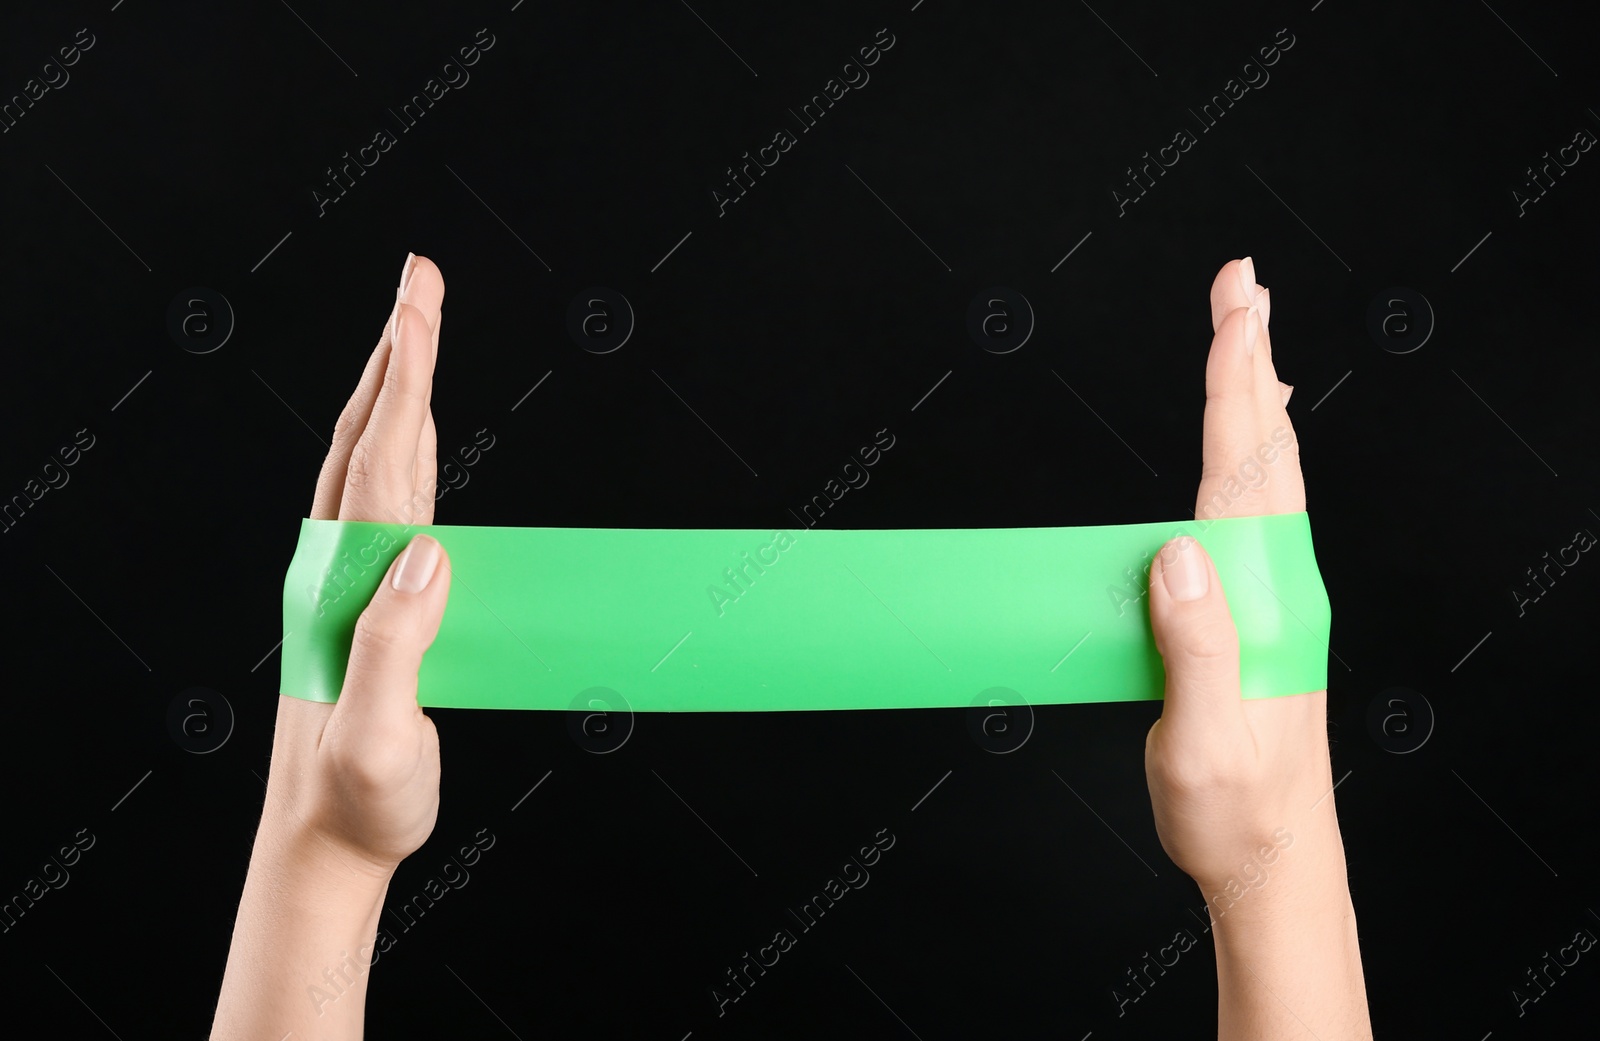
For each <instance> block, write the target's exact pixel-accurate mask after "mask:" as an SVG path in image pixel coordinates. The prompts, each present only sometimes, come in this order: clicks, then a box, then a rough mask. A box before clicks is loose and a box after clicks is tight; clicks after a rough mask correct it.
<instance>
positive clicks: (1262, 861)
mask: <svg viewBox="0 0 1600 1041" xmlns="http://www.w3.org/2000/svg"><path fill="white" fill-rule="evenodd" d="M1238 859H1239V861H1240V863H1239V866H1238V867H1237V868H1236V869H1235V870H1234V871H1233V872H1231V873H1229V874H1227V875H1225V876H1220V877H1204V878H1201V877H1197V878H1196V879H1195V884H1196V885H1198V886H1199V887H1200V892H1201V896H1202V897H1203V898H1204V899H1205V901H1206V906H1207V908H1208V909H1209V910H1210V912H1211V920H1212V923H1213V925H1214V926H1215V927H1216V929H1217V931H1218V933H1219V934H1225V933H1234V932H1240V931H1244V930H1250V931H1255V932H1259V931H1261V930H1263V929H1274V928H1280V927H1281V928H1289V929H1293V928H1296V927H1297V925H1298V924H1300V923H1305V922H1307V921H1327V920H1330V919H1333V920H1341V919H1342V918H1343V917H1344V916H1345V915H1347V914H1348V913H1349V911H1350V906H1351V900H1350V883H1349V877H1348V874H1347V870H1346V864H1345V856H1344V843H1343V841H1342V839H1341V837H1340V835H1339V829H1338V824H1337V822H1335V821H1333V820H1332V818H1329V820H1328V822H1327V823H1326V824H1319V825H1318V826H1316V827H1305V826H1302V827H1301V828H1300V829H1299V830H1298V831H1295V832H1292V833H1291V832H1289V831H1288V829H1286V828H1280V829H1278V831H1277V832H1276V833H1275V841H1274V843H1273V844H1272V845H1270V846H1268V845H1263V846H1262V847H1261V848H1260V849H1258V850H1256V851H1255V852H1254V853H1251V854H1246V855H1243V856H1241V857H1239V858H1238Z"/></svg>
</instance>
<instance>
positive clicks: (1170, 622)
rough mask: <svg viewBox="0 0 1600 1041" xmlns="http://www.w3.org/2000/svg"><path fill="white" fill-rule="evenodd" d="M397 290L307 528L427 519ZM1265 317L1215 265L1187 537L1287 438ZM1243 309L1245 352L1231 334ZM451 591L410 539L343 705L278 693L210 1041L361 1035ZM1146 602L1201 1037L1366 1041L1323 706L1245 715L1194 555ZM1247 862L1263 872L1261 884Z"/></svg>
mask: <svg viewBox="0 0 1600 1041" xmlns="http://www.w3.org/2000/svg"><path fill="white" fill-rule="evenodd" d="M402 284H403V292H400V291H397V305H396V308H395V311H394V313H393V315H391V317H390V319H389V320H388V321H387V322H386V323H385V326H384V331H383V334H382V336H381V337H380V338H379V341H378V344H377V346H376V347H375V348H374V350H373V352H372V355H371V357H370V358H369V360H368V362H367V366H366V369H365V371H364V372H363V373H362V376H361V379H360V382H359V384H358V385H357V387H356V390H355V393H354V394H352V395H351V398H350V401H349V404H348V405H347V406H346V407H345V410H344V412H343V414H342V415H341V416H340V419H339V422H338V425H337V426H336V427H335V430H334V437H333V441H332V445H331V448H330V450H329V453H328V457H327V460H326V462H325V463H324V465H323V468H322V473H321V475H320V476H319V478H318V481H317V490H316V495H315V497H314V500H313V504H312V508H311V513H310V514H309V515H310V516H311V517H313V518H317V519H334V518H337V519H341V520H374V521H390V522H397V523H414V524H430V523H432V521H433V497H434V490H435V482H436V479H437V478H436V474H437V471H436V465H437V464H436V455H435V432H434V425H433V416H432V411H431V401H432V388H433V370H434V364H435V362H436V360H437V357H438V349H439V326H440V323H441V313H440V308H441V305H442V303H443V300H444V279H443V277H442V276H441V275H440V273H439V269H438V268H437V267H436V266H435V265H434V264H433V263H432V262H431V261H429V260H428V259H427V258H425V257H416V258H410V257H408V258H407V263H406V267H405V272H404V273H403V275H402ZM1268 301H1269V296H1268V294H1267V293H1266V291H1265V290H1262V289H1261V287H1260V286H1259V285H1258V284H1257V283H1256V282H1255V276H1254V270H1253V268H1252V267H1251V266H1250V264H1249V260H1248V258H1246V260H1245V261H1233V262H1230V263H1228V264H1227V265H1225V266H1224V267H1223V268H1222V270H1221V271H1220V272H1219V273H1218V274H1217V277H1216V279H1215V281H1214V283H1213V285H1212V287H1211V315H1212V326H1213V332H1214V333H1215V336H1214V338H1213V340H1212V344H1211V353H1210V356H1209V359H1208V361H1207V364H1206V408H1205V421H1204V437H1203V453H1202V455H1203V465H1202V474H1201V482H1200V494H1199V498H1198V500H1197V514H1198V516H1199V518H1200V519H1202V520H1204V519H1205V518H1206V517H1208V516H1210V515H1211V514H1209V513H1208V512H1206V511H1207V504H1208V503H1209V502H1210V500H1211V497H1212V494H1213V492H1214V491H1215V490H1216V489H1217V488H1218V487H1220V486H1221V482H1223V481H1225V480H1226V479H1227V477H1228V475H1230V474H1237V473H1238V472H1239V470H1240V465H1241V464H1242V463H1243V462H1244V461H1245V459H1246V457H1247V456H1249V455H1250V454H1251V453H1253V452H1255V451H1256V449H1257V447H1258V446H1259V445H1260V444H1262V442H1264V441H1269V440H1271V437H1272V433H1273V431H1274V430H1276V429H1278V428H1280V427H1282V428H1287V429H1289V430H1291V431H1292V429H1293V428H1292V426H1291V425H1290V423H1289V419H1288V415H1287V412H1286V410H1285V406H1286V405H1287V402H1288V391H1289V388H1288V387H1287V385H1285V384H1282V383H1280V382H1279V380H1278V378H1277V373H1276V371H1275V369H1274V368H1273V364H1272V353H1271V344H1270V340H1269V337H1268V335H1267V332H1266V329H1265V325H1266V320H1267V317H1268V315H1267V313H1266V312H1267V309H1268V306H1269V303H1268ZM1252 304H1254V305H1255V307H1256V308H1257V311H1256V312H1252V311H1250V310H1249V308H1250V307H1251V305H1252ZM1258 313H1259V324H1258V325H1255V329H1256V334H1255V337H1254V350H1253V351H1249V350H1247V349H1246V346H1245V333H1246V331H1247V330H1248V329H1250V328H1251V327H1252V325H1253V324H1254V323H1256V322H1257V321H1258ZM396 333H397V334H398V335H396ZM1265 469H1266V471H1267V479H1266V480H1265V481H1263V482H1260V483H1259V487H1257V488H1254V489H1249V488H1247V489H1245V490H1244V492H1243V494H1242V495H1235V497H1234V498H1233V501H1232V503H1231V505H1230V506H1229V507H1228V514H1230V515H1235V516H1245V515H1252V514H1268V513H1288V512H1297V511H1299V510H1303V509H1304V508H1305V488H1304V484H1303V481H1302V479H1301V473H1300V464H1299V455H1298V451H1297V446H1295V445H1291V446H1290V448H1289V449H1288V450H1286V451H1284V452H1283V453H1282V454H1281V455H1280V456H1279V457H1278V458H1277V459H1276V460H1275V461H1274V462H1273V463H1272V464H1269V465H1267V466H1266V467H1265ZM1235 491H1236V489H1235ZM435 554H437V555H436V556H435ZM430 558H432V559H433V564H432V565H431V566H430V564H429V559H430ZM1189 565H1194V566H1195V567H1196V571H1195V572H1193V573H1192V574H1189V576H1188V577H1189V585H1188V586H1187V588H1188V589H1189V590H1190V591H1194V592H1198V593H1199V595H1198V597H1197V598H1192V599H1187V600H1180V599H1178V598H1177V597H1175V596H1174V593H1173V590H1172V589H1169V579H1170V580H1171V584H1172V586H1173V588H1176V589H1182V588H1185V587H1184V585H1183V583H1182V581H1180V580H1181V579H1182V578H1183V577H1184V576H1185V574H1188V573H1187V572H1186V570H1185V569H1186V568H1187V567H1188V566H1189ZM1198 575H1203V576H1204V579H1205V581H1204V582H1203V583H1199V584H1197V583H1196V582H1195V581H1194V579H1195V577H1196V576H1198ZM449 587H450V564H449V556H448V554H446V553H445V552H444V550H443V547H440V546H439V545H438V543H437V542H434V541H433V540H432V539H429V538H427V537H426V536H420V535H419V536H417V537H416V538H415V539H413V540H412V541H411V542H410V543H409V544H408V546H407V548H406V549H405V550H404V551H403V552H402V553H401V554H400V556H399V557H398V558H396V560H395V562H394V564H393V565H391V567H390V570H389V572H388V574H387V575H386V576H385V579H384V582H383V583H382V585H380V587H379V591H378V592H377V594H375V595H374V597H373V599H372V602H371V604H369V605H368V607H367V609H366V610H365V611H364V612H363V614H362V619H361V622H360V623H359V625H358V626H357V631H356V636H355V639H354V641H353V644H352V648H351V655H350V664H349V669H348V671H347V674H346V679H345V685H344V688H343V689H342V691H341V693H340V696H339V700H338V702H337V703H335V704H332V705H328V704H321V703H317V702H311V701H304V700H301V699H298V698H292V697H286V696H280V698H279V701H278V719H277V729H276V733H275V734H274V738H273V748H272V766H271V772H270V774H269V775H268V780H267V794H266V801H265V805H264V808H263V812H262V818H261V825H260V827H259V829H258V830H257V833H256V841H255V847H254V850H253V851H252V853H251V858H250V867H249V870H248V872H247V874H246V878H245V885H244V892H243V896H242V898H241V900H240V904H239V915H238V918H237V920H236V922H235V926H234V932H233V941H232V945H231V947H230V949H229V952H228V964H227V968H226V970H225V973H224V976H223V980H222V989H221V994H220V997H219V999H218V1002H217V1011H216V1018H215V1021H214V1022H213V1025H212V1031H211V1037H212V1038H213V1039H214V1041H236V1039H237V1041H246V1039H249V1041H257V1039H261V1038H266V1039H269V1041H277V1039H281V1038H284V1037H285V1035H287V1034H290V1033H291V1032H292V1034H293V1038H294V1039H308V1038H322V1039H330V1041H332V1039H348V1041H354V1039H358V1038H360V1037H361V1034H362V1027H363V1012H364V1006H365V1003H366V983H367V978H368V974H369V970H368V968H367V965H366V960H367V958H368V957H370V954H369V953H368V952H370V951H371V950H372V949H373V944H374V941H375V935H376V932H377V927H378V916H379V914H380V913H381V911H382V909H383V902H384V898H385V895H386V894H387V892H388V885H389V881H390V879H391V878H392V877H393V875H394V872H395V869H396V868H397V867H398V866H399V864H400V862H401V861H402V860H403V859H404V858H405V857H407V856H409V855H410V854H411V853H413V852H415V851H416V850H417V849H418V848H419V847H420V846H421V845H422V843H423V841H424V840H426V839H427V837H428V835H429V834H430V833H431V832H432V830H433V825H434V821H435V820H436V818H437V816H438V810H439V774H440V766H439V738H438V734H437V732H436V731H435V730H434V726H433V722H432V720H430V719H429V718H428V717H427V715H425V714H424V713H423V712H422V710H421V708H420V707H419V706H418V704H417V669H418V666H419V665H420V663H421V661H422V655H423V654H424V652H425V651H426V650H427V648H428V646H429V645H430V644H431V643H432V642H433V639H434V636H435V635H436V634H437V632H438V628H439V622H440V619H441V618H442V617H443V613H444V608H445V601H446V597H447V596H448V593H449ZM1149 603H1150V608H1149V609H1150V616H1151V624H1152V628H1153V630H1154V632H1155V637H1156V644H1157V647H1158V649H1159V650H1160V651H1161V654H1162V657H1163V660H1164V661H1165V663H1166V672H1167V681H1166V692H1165V697H1166V700H1165V701H1164V702H1163V705H1162V715H1161V718H1160V719H1159V720H1157V722H1156V723H1155V725H1153V726H1152V727H1151V729H1150V733H1149V736H1148V739H1147V741H1146V745H1145V769H1146V775H1147V779H1148V782H1149V787H1150V799H1151V805H1152V808H1153V810H1154V813H1155V822H1156V829H1157V832H1158V834H1159V835H1160V838H1161V844H1162V847H1163V848H1164V849H1165V850H1166V851H1167V854H1168V856H1170V857H1171V858H1172V860H1173V862H1174V863H1175V864H1177V865H1178V867H1179V868H1181V869H1182V870H1183V871H1185V872H1186V873H1187V874H1189V876H1190V877H1191V878H1193V879H1194V880H1195V882H1196V883H1197V885H1198V886H1199V887H1200V890H1201V893H1202V895H1203V896H1204V897H1205V898H1206V899H1207V901H1208V906H1211V907H1212V909H1213V911H1212V913H1213V928H1212V935H1213V936H1214V938H1215V944H1216V953H1217V982H1218V993H1219V997H1218V1017H1217V1023H1218V1035H1219V1037H1221V1038H1224V1039H1228V1041H1256V1039H1262V1041H1265V1039H1268V1038H1294V1037H1301V1036H1307V1037H1309V1036H1315V1037H1316V1038H1317V1039H1319V1041H1335V1039H1340V1041H1353V1039H1370V1038H1371V1037H1372V1030H1371V1025H1370V1023H1369V1020H1368V1016H1367V1006H1366V990H1365V985H1364V983H1363V980H1362V975H1361V957H1360V951H1359V948H1358V945H1357V942H1356V928H1355V913H1354V909H1353V906H1352V904H1351V900H1350V891H1349V886H1348V883H1347V880H1346V874H1345V860H1344V847H1343V844H1342V842H1341V840H1340V836H1339V826H1338V821H1337V818H1336V816H1335V813H1334V796H1333V795H1332V794H1328V793H1329V790H1330V789H1331V788H1332V786H1333V780H1332V769H1331V766H1330V763H1329V758H1328V739H1327V692H1326V691H1314V692H1311V693H1306V694H1297V695H1292V696H1288V697H1280V698H1271V699H1262V700H1252V701H1244V700H1243V699H1241V698H1240V696H1239V654H1238V638H1237V634H1236V630H1235V628H1234V625H1233V620H1232V617H1231V615H1230V614H1229V613H1228V607H1227V601H1226V599H1225V596H1224V593H1223V590H1222V587H1221V582H1220V580H1219V578H1218V576H1217V573H1216V569H1215V568H1214V567H1213V566H1212V564H1211V561H1210V559H1209V557H1207V555H1206V554H1205V551H1204V549H1203V548H1202V547H1200V545H1199V544H1198V543H1195V542H1193V541H1192V540H1189V541H1187V542H1185V541H1183V540H1173V541H1172V542H1169V543H1167V544H1166V545H1165V546H1163V547H1162V550H1161V552H1160V553H1159V554H1158V555H1157V557H1156V559H1155V561H1154V562H1153V563H1152V566H1151V569H1150V594H1149ZM1285 834H1287V835H1290V836H1292V840H1291V842H1290V843H1288V844H1285V843H1283V842H1282V836H1284V835H1285ZM1275 837H1276V838H1277V839H1278V841H1277V842H1274V838H1275ZM1258 864H1266V865H1268V866H1267V867H1266V876H1267V877H1265V878H1264V879H1263V878H1262V872H1261V869H1260V868H1259V867H1257V866H1256V865H1258Z"/></svg>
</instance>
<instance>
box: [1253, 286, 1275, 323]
mask: <svg viewBox="0 0 1600 1041" xmlns="http://www.w3.org/2000/svg"><path fill="white" fill-rule="evenodd" d="M1256 306H1257V307H1259V308H1261V327H1262V328H1263V329H1265V328H1266V327H1267V323H1268V322H1270V321H1272V290H1270V289H1262V290H1261V292H1260V293H1259V294H1258V295H1257V296H1256Z"/></svg>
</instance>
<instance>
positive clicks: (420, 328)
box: [339, 303, 433, 523]
mask: <svg viewBox="0 0 1600 1041" xmlns="http://www.w3.org/2000/svg"><path fill="white" fill-rule="evenodd" d="M394 326H395V328H394V330H393V332H392V334H391V335H392V336H393V337H394V338H395V339H394V343H393V345H392V346H391V348H390V351H389V364H388V365H387V366H386V367H385V368H384V373H383V384H382V386H380V387H379V389H378V397H377V400H375V401H374V402H373V404H372V414H371V415H370V416H369V417H368V420H367V425H366V429H365V430H363V431H362V432H361V436H360V437H359V438H357V439H356V443H355V444H354V445H353V446H351V449H350V459H349V462H348V464H347V466H346V470H345V482H344V495H343V497H342V499H341V500H340V503H339V519H340V520H371V521H387V522H400V523H407V522H409V519H408V518H407V517H405V516H404V510H405V506H406V504H407V503H410V502H411V500H412V496H413V495H414V494H415V489H414V487H413V485H412V478H413V475H414V473H415V469H416V460H417V446H418V442H419V440H420V438H421V436H422V425H423V422H424V420H425V419H426V417H427V414H428V401H427V398H428V385H429V384H430V383H431V382H432V379H433V357H432V354H431V352H430V350H429V348H428V346H427V339H426V337H427V336H428V330H427V327H426V325H425V324H424V322H423V320H422V315H421V312H419V311H418V310H417V309H416V308H414V307H412V306H411V305H410V304H406V303H400V304H398V305H397V307H396V309H395V320H394Z"/></svg>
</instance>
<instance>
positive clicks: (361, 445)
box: [344, 438, 383, 491]
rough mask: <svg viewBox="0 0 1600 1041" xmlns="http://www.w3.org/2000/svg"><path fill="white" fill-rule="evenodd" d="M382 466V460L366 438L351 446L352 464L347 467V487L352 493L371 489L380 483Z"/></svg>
mask: <svg viewBox="0 0 1600 1041" xmlns="http://www.w3.org/2000/svg"><path fill="white" fill-rule="evenodd" d="M382 466H383V463H382V460H381V459H380V458H379V454H378V452H377V451H376V450H375V449H374V448H373V447H372V445H370V444H369V443H367V441H366V439H364V438H363V439H361V440H358V441H357V442H356V443H355V444H353V445H351V446H350V462H349V463H348V464H346V466H345V478H344V482H345V487H347V488H349V489H350V490H352V491H366V490H369V489H371V488H372V487H374V486H375V485H376V484H377V482H378V478H379V475H380V474H381V472H382Z"/></svg>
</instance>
